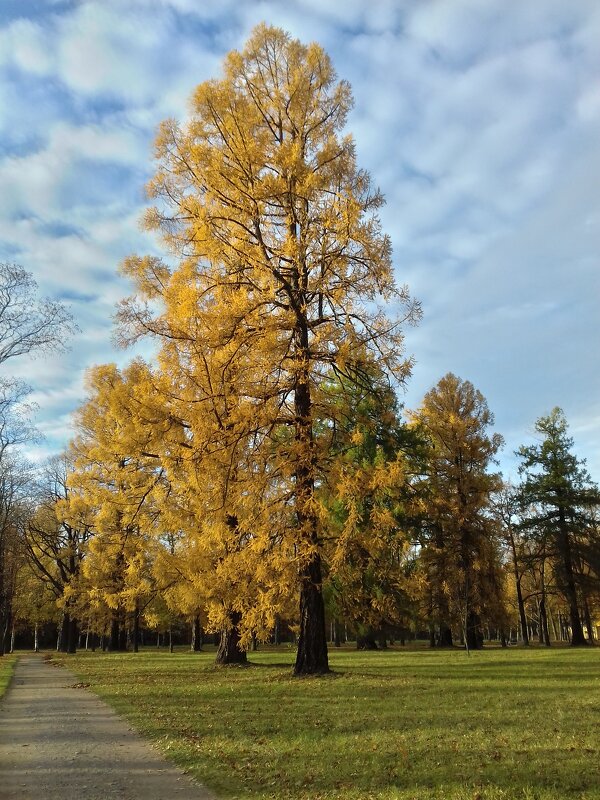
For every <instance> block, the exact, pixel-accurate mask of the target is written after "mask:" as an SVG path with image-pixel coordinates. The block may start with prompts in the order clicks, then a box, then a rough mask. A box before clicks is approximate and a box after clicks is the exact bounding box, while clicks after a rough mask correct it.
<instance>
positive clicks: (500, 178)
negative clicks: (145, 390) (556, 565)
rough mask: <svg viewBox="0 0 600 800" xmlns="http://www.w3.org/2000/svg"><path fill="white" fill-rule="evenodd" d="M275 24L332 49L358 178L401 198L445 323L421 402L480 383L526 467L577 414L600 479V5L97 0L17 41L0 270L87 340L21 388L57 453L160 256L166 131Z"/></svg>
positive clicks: (417, 381)
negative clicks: (56, 299) (546, 422)
mask: <svg viewBox="0 0 600 800" xmlns="http://www.w3.org/2000/svg"><path fill="white" fill-rule="evenodd" d="M263 19H264V20H266V21H267V22H269V23H272V24H277V25H281V26H283V27H284V28H286V29H288V30H290V32H291V34H292V35H293V36H297V37H299V38H301V39H302V40H304V41H314V40H316V41H319V42H320V43H321V44H322V45H323V46H324V47H325V49H326V50H327V51H328V52H329V53H330V55H331V56H332V59H333V62H334V65H335V67H336V69H337V70H338V73H339V75H340V77H342V78H347V79H349V80H350V81H351V83H352V86H353V90H354V95H355V98H356V106H355V108H354V110H353V111H352V113H351V115H350V124H349V128H350V130H352V132H353V133H354V135H355V138H356V142H357V152H358V158H359V164H360V165H361V166H364V167H367V168H368V169H370V171H371V172H372V174H373V178H374V181H375V183H377V184H379V185H381V186H382V188H383V190H384V192H385V193H386V195H387V198H388V205H387V207H386V208H385V209H384V211H383V220H384V225H385V227H386V230H388V231H389V232H390V233H391V235H392V238H393V242H394V248H395V258H396V261H397V263H398V274H399V277H400V279H401V281H402V282H404V281H408V282H409V284H410V286H411V288H412V289H413V290H414V292H415V294H417V295H418V296H420V297H421V298H422V299H423V301H424V305H425V319H424V321H423V324H422V325H421V326H420V328H417V329H416V330H413V331H410V332H409V334H408V346H409V350H410V351H412V352H414V354H415V356H416V359H417V366H416V369H415V375H414V378H413V381H412V382H411V384H410V385H409V394H408V396H407V402H408V403H409V404H410V405H416V403H417V402H418V400H419V399H420V396H421V395H422V393H423V392H424V391H426V390H427V389H428V388H429V387H430V386H431V385H432V384H433V383H435V382H436V381H437V380H438V379H439V378H440V377H441V375H442V374H444V373H445V372H447V371H448V370H453V371H455V372H457V373H458V374H460V375H461V376H462V377H464V378H469V379H470V380H472V381H473V382H474V383H475V384H476V385H478V387H479V388H480V389H481V390H482V391H483V392H484V394H486V395H487V396H488V399H489V402H490V406H491V407H492V409H493V410H495V411H496V415H497V422H498V427H499V429H500V430H501V432H503V433H505V435H506V438H507V441H508V442H509V444H508V446H507V452H508V455H507V456H505V459H506V463H510V460H511V457H510V450H511V449H514V447H516V446H517V445H518V444H519V443H520V441H523V440H524V437H525V434H526V432H527V431H528V430H530V429H531V427H532V426H533V422H534V421H535V418H536V417H537V416H539V415H540V414H542V413H545V412H547V411H548V410H549V409H550V408H551V407H552V406H554V405H556V404H558V405H563V406H564V407H565V411H566V412H567V416H568V417H571V416H572V419H573V424H574V425H575V424H576V425H577V430H578V431H581V432H582V447H583V448H584V449H585V450H586V454H588V455H589V456H590V466H592V465H593V471H594V470H595V471H596V474H600V433H599V432H598V424H597V422H598V417H599V415H598V407H597V404H596V405H595V404H594V402H595V401H594V398H595V397H598V396H600V384H599V381H600V377H596V376H600V364H599V363H597V356H596V354H595V351H594V350H593V348H591V347H590V346H586V343H588V342H591V341H594V340H595V338H597V332H596V322H595V319H596V315H595V308H594V303H593V298H594V297H595V296H596V297H597V291H598V288H600V287H599V286H598V278H597V277H596V276H597V275H599V274H600V270H598V266H599V265H598V253H599V252H600V234H599V233H598V231H599V225H600V205H599V203H600V201H599V200H598V194H597V185H598V178H600V155H599V149H598V144H597V142H598V139H597V126H598V119H599V116H600V95H599V94H598V89H597V75H598V74H599V70H600V50H599V49H598V46H597V42H598V41H600V8H598V6H597V4H596V3H595V2H592V0H581V2H578V3H575V4H569V3H565V2H564V0H531V2H527V3H520V4H519V3H512V4H510V11H508V10H507V6H506V3H503V2H500V0H453V1H452V2H447V0H422V2H419V3H409V2H397V1H396V0H378V2H376V3H371V4H365V3H364V2H361V1H360V0H349V2H347V3H339V2H337V0H322V2H317V0H295V1H293V2H292V1H290V2H286V3H281V2H278V1H277V0H269V1H268V2H267V0H260V1H258V0H256V1H255V0H251V1H249V2H244V3H239V2H236V1H234V0H227V1H226V2H217V0H206V2H196V0H132V2H130V3H127V4H123V3H122V2H120V0H103V1H102V2H101V1H100V0H88V2H85V3H79V4H74V5H73V6H70V7H63V6H61V5H56V6H55V7H54V8H53V9H52V10H51V11H49V12H48V13H46V14H45V15H44V17H43V19H42V18H40V19H38V20H36V19H33V18H32V19H29V20H28V19H21V20H18V21H15V22H13V23H12V24H9V25H6V26H5V28H4V30H3V31H0V54H1V55H0V102H2V106H3V109H6V113H5V114H4V116H3V120H2V121H0V128H1V132H2V139H3V142H5V143H6V152H5V153H4V155H3V152H4V151H2V150H0V184H1V185H2V187H3V191H2V195H1V196H0V248H1V247H2V246H3V245H2V243H4V247H5V248H6V252H11V253H12V252H13V251H14V250H17V249H18V250H20V256H18V257H17V259H18V260H19V259H21V260H22V261H23V263H24V266H26V267H27V268H29V269H33V270H34V271H35V273H36V275H37V277H38V278H39V280H40V283H41V284H42V288H43V290H44V291H47V292H58V291H61V290H64V289H67V290H69V291H70V292H71V293H72V294H73V295H74V296H75V299H74V300H73V309H74V311H75V313H76V315H77V317H78V319H79V321H80V324H81V325H82V329H83V330H82V332H81V334H80V335H79V336H78V337H77V338H76V339H75V340H74V349H73V351H72V353H71V355H69V356H68V357H65V356H59V357H57V358H56V359H54V360H53V359H50V360H48V361H45V362H44V363H43V364H41V363H40V362H36V365H35V371H34V372H33V373H32V372H31V368H30V367H29V366H27V367H26V366H22V367H21V366H19V368H18V369H19V370H22V371H23V372H24V373H27V371H28V370H29V372H30V374H34V375H35V378H36V386H37V391H38V397H39V402H40V405H41V406H42V408H41V411H40V419H41V421H42V425H43V426H44V427H45V429H46V430H47V431H48V433H49V436H50V437H51V438H50V439H49V441H52V442H53V443H55V442H57V441H59V440H60V436H61V435H63V432H64V429H65V426H66V425H67V420H68V408H69V407H73V406H74V405H76V402H77V398H78V397H80V396H81V394H80V393H81V392H82V389H81V386H82V382H81V373H82V370H83V368H84V366H86V365H89V364H90V363H94V362H97V361H103V360H113V359H114V358H115V353H114V351H113V350H112V349H111V347H110V344H109V339H110V329H111V322H110V314H111V312H112V309H113V306H114V302H115V301H116V300H117V299H118V298H119V297H120V296H122V295H123V294H125V293H126V292H127V291H128V289H127V287H126V285H125V283H124V282H123V281H121V280H120V279H118V278H117V277H116V266H117V264H118V262H119V261H120V260H121V259H122V257H123V256H124V255H125V254H126V253H128V252H131V251H136V250H137V251H141V252H144V251H146V250H148V249H154V248H155V244H154V242H152V241H150V240H149V239H148V237H146V236H145V235H143V234H141V233H140V232H139V230H138V228H137V219H138V217H139V213H140V211H141V206H142V204H143V199H142V184H143V183H144V180H145V178H146V175H147V174H148V173H149V172H150V171H151V169H152V165H151V162H150V152H151V146H150V143H151V138H152V134H153V130H154V128H155V126H156V124H157V123H158V122H159V121H160V120H161V119H162V118H164V117H166V116H174V117H176V118H178V119H182V118H183V117H184V116H185V115H186V114H187V113H188V108H187V101H188V97H189V94H190V92H191V90H192V89H193V87H194V86H195V85H196V84H197V83H199V82H200V81H202V80H204V79H207V78H210V77H213V76H215V75H217V74H218V72H219V62H220V59H221V56H222V55H224V53H225V52H226V51H227V50H228V49H230V48H232V47H241V46H243V42H244V40H245V38H246V37H247V36H248V34H249V32H250V30H251V28H252V27H253V26H254V25H255V24H256V23H258V22H260V21H261V20H263ZM11 148H12V149H11ZM86 295H89V296H91V297H94V298H95V299H94V301H93V302H92V301H86V300H85V299H83V297H84V296H86ZM78 296H81V298H82V299H77V297H78ZM126 357H127V356H126V355H125V354H117V358H119V359H121V358H122V359H125V358H126ZM61 365H63V366H61ZM38 379H39V382H38ZM61 385H62V386H64V392H63V393H61ZM48 446H49V445H48Z"/></svg>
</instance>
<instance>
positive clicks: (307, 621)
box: [294, 553, 329, 675]
mask: <svg viewBox="0 0 600 800" xmlns="http://www.w3.org/2000/svg"><path fill="white" fill-rule="evenodd" d="M326 672H329V661H328V657H327V635H326V632H325V603H324V602H323V592H322V590H321V556H320V555H319V554H318V553H315V554H314V555H313V556H312V558H311V559H310V561H309V563H308V564H307V566H306V568H305V569H304V570H303V572H302V574H301V588H300V635H299V637H298V652H297V654H296V664H295V666H294V673H295V674H296V675H323V674H325V673H326Z"/></svg>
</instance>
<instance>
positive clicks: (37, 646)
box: [33, 622, 40, 653]
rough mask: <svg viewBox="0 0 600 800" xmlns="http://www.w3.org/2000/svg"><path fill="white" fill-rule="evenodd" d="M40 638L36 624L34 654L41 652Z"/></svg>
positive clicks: (34, 629)
mask: <svg viewBox="0 0 600 800" xmlns="http://www.w3.org/2000/svg"><path fill="white" fill-rule="evenodd" d="M38 636H39V634H38V624H37V622H36V623H35V625H34V628H33V652H34V653H39V652H40V643H39V638H38Z"/></svg>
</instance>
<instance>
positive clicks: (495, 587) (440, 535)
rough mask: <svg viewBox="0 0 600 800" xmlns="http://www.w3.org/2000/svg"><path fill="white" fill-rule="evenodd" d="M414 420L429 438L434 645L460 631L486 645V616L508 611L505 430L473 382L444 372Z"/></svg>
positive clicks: (425, 555)
mask: <svg viewBox="0 0 600 800" xmlns="http://www.w3.org/2000/svg"><path fill="white" fill-rule="evenodd" d="M412 417H413V421H414V423H415V425H416V426H417V428H418V430H419V432H420V434H421V436H422V437H423V438H424V440H425V441H426V442H427V445H428V446H427V448H426V460H427V466H426V476H425V483H424V485H423V486H422V491H421V494H422V498H423V499H422V511H423V525H422V538H421V545H422V547H421V563H422V565H423V569H424V570H425V573H426V576H427V585H428V598H427V605H428V608H427V615H428V617H429V620H430V623H431V624H432V625H435V626H437V638H436V639H435V640H434V638H433V635H432V644H434V643H437V644H440V645H451V644H452V629H453V628H454V630H455V631H457V632H458V631H459V632H460V633H461V636H462V637H463V638H464V640H465V642H466V645H467V647H468V648H469V649H474V648H478V647H479V646H480V645H481V641H482V637H481V619H482V615H483V614H484V613H485V614H487V615H488V619H490V618H493V617H494V615H495V616H496V618H497V619H498V620H499V621H501V619H500V618H502V617H504V615H505V614H504V609H503V607H502V585H503V579H502V575H501V572H500V559H499V546H500V542H499V532H498V529H497V526H496V524H495V520H494V518H493V516H492V514H491V511H490V509H491V494H492V493H493V492H494V491H496V490H497V489H498V488H499V487H500V477H499V475H498V474H496V473H494V472H492V471H491V466H492V464H493V460H494V457H495V455H496V453H497V452H498V450H499V448H500V447H501V445H502V442H503V440H502V437H501V436H499V435H498V434H490V433H489V430H488V429H489V427H490V426H491V425H492V424H493V421H494V417H493V415H492V413H491V411H490V410H489V408H488V405H487V402H486V400H485V398H484V397H483V395H482V394H481V392H480V391H478V390H477V389H476V388H475V387H474V386H473V384H472V383H471V382H470V381H463V380H461V379H460V378H457V377H456V376H455V375H453V374H452V373H448V374H447V375H445V376H444V377H443V378H442V379H441V380H440V381H439V382H438V384H437V385H436V386H434V387H433V389H431V390H430V391H429V392H428V393H427V394H426V395H425V397H424V399H423V402H422V404H421V407H420V408H419V409H418V411H416V412H414V413H413V415H412Z"/></svg>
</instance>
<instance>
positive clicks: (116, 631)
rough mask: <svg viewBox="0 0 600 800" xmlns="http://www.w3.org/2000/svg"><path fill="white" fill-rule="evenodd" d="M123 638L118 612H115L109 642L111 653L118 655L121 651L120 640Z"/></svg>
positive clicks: (111, 622)
mask: <svg viewBox="0 0 600 800" xmlns="http://www.w3.org/2000/svg"><path fill="white" fill-rule="evenodd" d="M120 638H121V628H120V625H119V614H118V611H116V610H115V611H113V614H112V619H111V621H110V638H109V642H108V649H109V651H110V652H111V653H116V652H117V650H118V649H119V640H120Z"/></svg>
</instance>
